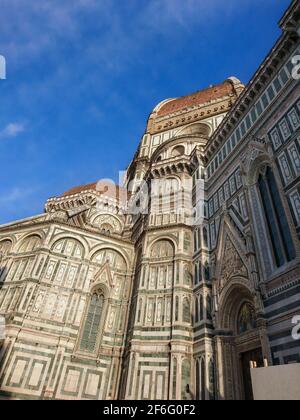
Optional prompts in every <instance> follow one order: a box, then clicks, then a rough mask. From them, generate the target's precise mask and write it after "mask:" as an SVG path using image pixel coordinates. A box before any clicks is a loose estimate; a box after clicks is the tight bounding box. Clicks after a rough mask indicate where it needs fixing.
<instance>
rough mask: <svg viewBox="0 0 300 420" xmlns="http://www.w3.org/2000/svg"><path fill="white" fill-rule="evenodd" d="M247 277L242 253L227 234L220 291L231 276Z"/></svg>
mask: <svg viewBox="0 0 300 420" xmlns="http://www.w3.org/2000/svg"><path fill="white" fill-rule="evenodd" d="M236 276H241V277H247V276H248V272H247V268H246V267H245V265H244V263H243V261H242V259H241V257H240V255H239V254H238V252H237V250H236V248H235V247H234V245H233V243H232V242H231V240H230V238H229V236H228V235H227V237H226V240H225V246H224V253H223V260H222V268H221V276H220V279H221V281H220V285H219V291H221V290H222V289H223V287H224V286H225V285H226V283H227V282H228V281H229V279H230V278H231V277H236Z"/></svg>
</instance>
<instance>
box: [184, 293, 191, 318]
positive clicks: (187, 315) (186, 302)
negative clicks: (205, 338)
mask: <svg viewBox="0 0 300 420" xmlns="http://www.w3.org/2000/svg"><path fill="white" fill-rule="evenodd" d="M182 319H183V322H188V323H190V322H191V307H190V301H189V299H188V298H184V299H183V305H182Z"/></svg>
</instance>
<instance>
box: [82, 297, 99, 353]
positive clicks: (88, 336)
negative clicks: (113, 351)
mask: <svg viewBox="0 0 300 420" xmlns="http://www.w3.org/2000/svg"><path fill="white" fill-rule="evenodd" d="M103 306H104V296H103V294H102V292H101V291H96V292H94V293H93V295H92V297H91V299H90V302H89V306H88V310H87V314H86V318H85V321H84V326H83V331H82V336H81V340H80V347H79V348H80V350H81V351H85V352H89V353H94V352H95V350H96V344H97V338H98V334H99V330H100V324H101V319H102V315H103Z"/></svg>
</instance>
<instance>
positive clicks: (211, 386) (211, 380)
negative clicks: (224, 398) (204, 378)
mask: <svg viewBox="0 0 300 420" xmlns="http://www.w3.org/2000/svg"><path fill="white" fill-rule="evenodd" d="M208 370H209V398H210V400H214V399H215V364H214V361H213V360H212V359H210V361H209V366H208Z"/></svg>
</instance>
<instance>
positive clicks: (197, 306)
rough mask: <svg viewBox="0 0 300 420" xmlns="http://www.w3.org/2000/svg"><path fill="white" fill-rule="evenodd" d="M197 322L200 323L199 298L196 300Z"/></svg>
mask: <svg viewBox="0 0 300 420" xmlns="http://www.w3.org/2000/svg"><path fill="white" fill-rule="evenodd" d="M195 321H196V322H199V300H198V297H196V298H195Z"/></svg>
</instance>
